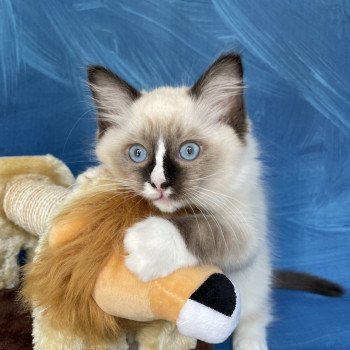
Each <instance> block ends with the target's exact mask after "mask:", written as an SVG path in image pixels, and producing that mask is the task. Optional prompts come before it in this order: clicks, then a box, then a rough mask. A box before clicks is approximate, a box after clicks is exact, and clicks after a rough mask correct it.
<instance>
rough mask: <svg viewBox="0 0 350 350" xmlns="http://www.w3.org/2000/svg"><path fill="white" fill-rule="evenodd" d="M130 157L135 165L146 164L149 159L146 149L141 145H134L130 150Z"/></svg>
mask: <svg viewBox="0 0 350 350" xmlns="http://www.w3.org/2000/svg"><path fill="white" fill-rule="evenodd" d="M129 157H130V159H131V160H132V161H133V162H135V163H141V162H144V161H145V160H146V159H147V158H148V153H147V151H146V148H145V147H143V146H141V145H133V146H131V147H130V148H129Z"/></svg>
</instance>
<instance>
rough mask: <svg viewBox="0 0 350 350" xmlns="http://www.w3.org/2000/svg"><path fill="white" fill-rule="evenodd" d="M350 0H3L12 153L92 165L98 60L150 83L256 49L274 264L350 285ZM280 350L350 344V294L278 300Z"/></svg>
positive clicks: (250, 80)
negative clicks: (91, 71)
mask: <svg viewBox="0 0 350 350" xmlns="http://www.w3.org/2000/svg"><path fill="white" fill-rule="evenodd" d="M349 23H350V1H346V0H345V1H343V0H328V1H327V0H318V1H316V0H314V1H304V0H289V1H288V0H259V1H257V0H255V1H252V0H245V1H229V0H222V1H213V2H210V1H171V0H168V1H161V0H158V1H157V0H153V1H151V0H149V1H112V0H110V1H108V0H105V1H104V0H94V1H83V0H81V1H59V0H57V1H49V0H46V1H36V0H26V1H20V0H12V1H10V0H1V1H0V111H1V112H0V155H21V154H43V153H52V154H54V155H55V156H57V157H59V158H61V159H63V160H64V161H65V162H67V164H68V165H69V166H70V167H71V168H72V169H73V171H74V172H75V173H78V172H80V171H81V170H83V169H84V168H86V166H87V165H88V164H90V163H91V162H92V161H93V159H92V156H91V152H90V150H91V145H92V143H93V138H94V130H95V121H94V119H93V112H92V108H91V105H89V102H88V98H87V96H88V93H87V92H88V91H87V88H86V85H85V84H84V79H85V67H86V65H87V64H91V63H99V64H105V65H107V66H109V67H110V68H112V69H114V70H116V71H117V72H118V73H120V74H121V75H122V76H124V77H125V78H126V79H127V80H129V81H130V82H131V83H133V84H134V85H136V86H137V87H139V88H140V87H143V88H146V89H147V88H151V87H154V86H158V85H161V84H171V85H173V84H183V83H191V82H193V81H194V79H195V77H197V76H198V74H199V73H200V72H201V71H202V70H203V69H204V68H205V67H206V66H207V65H208V64H209V62H210V61H211V60H212V59H213V58H214V57H216V56H217V55H218V54H219V53H220V52H222V51H225V50H231V49H235V50H239V51H240V52H242V53H243V55H244V66H245V71H246V84H247V90H246V92H247V103H248V110H249V112H250V115H251V117H252V119H253V121H254V123H255V126H256V127H255V129H256V133H257V135H258V137H259V139H260V142H261V145H262V149H263V159H264V162H265V165H266V174H267V175H266V182H267V186H268V187H269V192H270V202H271V226H272V230H271V231H272V235H273V241H274V244H275V247H276V250H275V251H276V254H275V264H276V265H279V266H283V267H293V268H297V269H300V270H305V271H310V272H315V273H319V274H321V275H324V276H327V277H331V278H334V279H336V280H337V281H339V282H341V283H343V284H345V285H346V286H347V287H348V288H349V287H350V278H349V274H350V273H349V267H350V139H349V138H350V94H349V91H350V89H349V88H350V64H349V63H350V61H349V57H350V24H349ZM274 301H275V304H276V307H275V310H276V311H275V313H276V318H277V321H276V322H275V323H274V324H273V325H272V326H271V329H270V332H269V343H270V346H271V348H272V349H300V350H301V349H302V350H306V349H340V350H341V349H350V303H349V301H350V298H349V297H348V296H345V297H344V298H342V299H339V300H333V299H326V298H322V297H318V296H312V295H307V294H304V293H296V292H276V293H275V294H274ZM219 348H220V349H224V348H225V349H226V348H227V345H226V346H222V347H219Z"/></svg>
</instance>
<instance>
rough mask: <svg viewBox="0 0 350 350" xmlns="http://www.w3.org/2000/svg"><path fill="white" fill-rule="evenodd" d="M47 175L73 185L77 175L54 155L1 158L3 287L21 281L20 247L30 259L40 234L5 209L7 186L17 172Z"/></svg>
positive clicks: (0, 280) (0, 259) (0, 263)
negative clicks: (21, 223)
mask: <svg viewBox="0 0 350 350" xmlns="http://www.w3.org/2000/svg"><path fill="white" fill-rule="evenodd" d="M28 174H31V175H30V176H33V174H36V175H40V176H46V177H47V178H49V179H50V180H51V181H52V183H54V184H57V185H61V186H65V187H67V186H70V185H72V184H73V182H74V177H73V175H72V173H71V172H70V170H69V169H68V168H67V166H66V165H65V164H64V163H62V162H61V161H59V160H58V159H56V158H54V157H53V156H51V155H46V156H28V157H2V158H0V289H3V288H13V287H14V286H16V285H17V284H18V282H19V266H18V261H17V257H18V254H19V251H20V250H21V249H24V250H26V251H27V259H28V260H31V258H32V256H33V254H34V249H35V247H36V245H37V242H38V238H37V237H36V236H35V235H33V234H31V233H29V232H27V231H26V230H25V229H24V228H23V227H20V226H18V225H16V224H15V223H13V222H11V221H10V220H9V219H8V218H7V217H6V215H5V212H4V210H3V200H4V195H5V189H6V188H7V185H8V183H9V182H10V181H13V179H14V177H16V176H18V175H21V176H23V175H28Z"/></svg>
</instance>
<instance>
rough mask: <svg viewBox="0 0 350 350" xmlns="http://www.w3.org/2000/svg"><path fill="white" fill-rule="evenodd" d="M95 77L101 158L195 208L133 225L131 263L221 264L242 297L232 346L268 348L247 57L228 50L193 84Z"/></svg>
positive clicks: (175, 204)
mask: <svg viewBox="0 0 350 350" xmlns="http://www.w3.org/2000/svg"><path fill="white" fill-rule="evenodd" d="M89 83H90V86H91V89H92V93H93V97H94V100H95V103H96V106H97V110H98V124H99V140H98V142H97V146H96V154H97V157H98V159H99V161H100V162H101V164H102V165H103V166H105V167H107V168H108V170H109V171H110V172H111V173H112V174H113V176H114V179H115V181H116V182H118V183H119V184H120V185H122V186H124V187H127V188H129V189H132V190H133V191H135V192H136V193H138V194H140V195H142V196H143V197H145V198H147V199H148V200H150V201H152V203H153V204H154V205H155V206H156V207H157V208H159V209H160V210H161V211H164V212H174V211H176V210H177V209H179V208H182V207H187V208H189V213H188V216H187V217H181V219H180V218H179V219H173V220H165V219H162V218H158V217H149V218H148V219H145V220H144V221H142V222H139V223H137V224H135V225H134V226H133V227H131V228H130V229H129V230H128V232H127V233H126V237H125V241H124V243H125V247H126V250H127V251H128V253H129V256H128V257H127V260H126V264H127V266H128V267H129V269H130V270H132V271H133V272H134V273H136V274H137V275H138V276H139V278H140V279H142V280H144V281H148V280H151V279H154V278H158V277H161V276H164V275H167V274H169V273H171V272H172V271H174V270H175V269H177V268H179V267H182V266H189V265H194V264H197V263H210V264H215V265H218V266H219V267H221V269H222V270H223V271H224V273H225V274H226V275H228V276H229V277H230V278H232V280H233V281H234V283H235V284H236V286H237V287H238V289H239V290H240V294H241V298H242V313H241V321H240V323H239V326H238V328H237V330H236V331H235V334H234V341H233V343H234V348H235V350H247V349H256V350H263V349H267V343H266V326H267V324H268V323H269V321H270V318H271V316H270V313H271V312H270V301H269V293H270V285H271V275H272V273H271V264H270V257H269V255H270V254H269V243H268V237H267V236H268V229H267V220H266V201H265V196H264V189H263V185H262V183H261V164H260V162H259V160H258V155H259V151H258V146H257V143H256V140H255V138H254V136H253V134H252V132H251V127H250V122H249V119H248V116H247V114H246V110H245V106H244V100H243V70H242V63H241V59H240V57H239V56H238V55H236V54H227V55H224V56H221V57H220V58H219V59H218V60H217V61H215V62H214V63H213V64H212V65H211V66H210V67H209V68H208V70H207V71H206V72H205V73H204V74H203V75H202V76H201V77H200V78H199V80H198V81H197V82H196V83H195V84H194V85H193V86H192V87H190V88H188V87H180V88H172V87H161V88H158V89H155V90H152V91H150V92H143V91H142V92H140V91H138V90H136V89H135V88H133V87H132V86H130V85H129V84H128V83H127V82H125V81H124V80H122V79H121V78H119V77H118V76H116V75H115V74H114V73H112V72H111V71H109V70H107V69H105V68H103V67H98V66H97V67H90V69H89ZM194 208H197V210H196V211H194ZM191 210H193V212H191ZM198 210H200V211H201V213H200V214H198Z"/></svg>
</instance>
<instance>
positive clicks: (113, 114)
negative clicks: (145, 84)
mask: <svg viewBox="0 0 350 350" xmlns="http://www.w3.org/2000/svg"><path fill="white" fill-rule="evenodd" d="M88 81H89V86H90V89H91V92H92V96H93V99H94V102H95V105H96V108H97V115H98V127H99V137H101V136H102V135H103V134H104V133H105V131H106V130H107V129H108V128H109V127H111V126H117V125H119V122H120V118H122V117H123V113H124V112H125V111H126V110H127V109H128V108H129V107H130V105H131V104H132V102H133V101H134V100H135V99H137V98H138V97H140V96H141V93H140V92H139V91H138V90H136V89H135V88H134V87H132V86H131V85H130V84H128V83H127V82H126V81H125V80H123V79H121V78H119V77H118V76H117V75H116V74H114V73H113V72H112V71H110V70H109V69H107V68H104V67H101V66H89V67H88Z"/></svg>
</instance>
